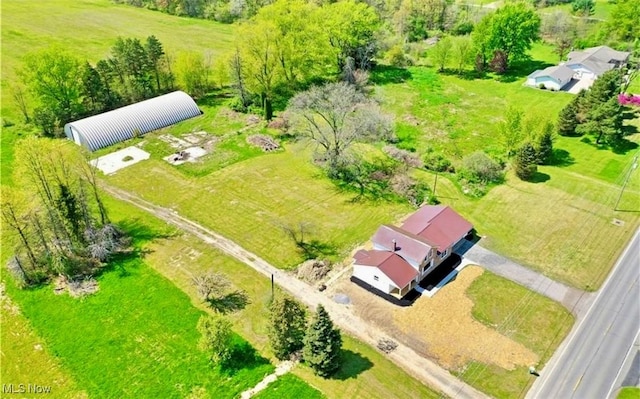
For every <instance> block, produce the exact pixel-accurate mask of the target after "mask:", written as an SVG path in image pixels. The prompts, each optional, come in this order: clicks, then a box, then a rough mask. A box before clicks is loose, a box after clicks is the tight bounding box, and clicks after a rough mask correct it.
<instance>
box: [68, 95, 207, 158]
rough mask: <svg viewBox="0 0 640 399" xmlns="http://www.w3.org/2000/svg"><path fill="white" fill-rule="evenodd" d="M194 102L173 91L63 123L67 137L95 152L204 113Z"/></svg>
mask: <svg viewBox="0 0 640 399" xmlns="http://www.w3.org/2000/svg"><path fill="white" fill-rule="evenodd" d="M201 114H202V111H200V109H199V108H198V106H197V105H196V103H195V101H193V99H192V98H191V97H190V96H189V95H188V94H187V93H185V92H183V91H174V92H172V93H168V94H164V95H162V96H158V97H154V98H150V99H148V100H145V101H141V102H139V103H135V104H131V105H127V106H125V107H122V108H117V109H114V110H112V111H109V112H105V113H102V114H98V115H94V116H90V117H88V118H84V119H80V120H77V121H75V122H70V123H67V124H66V125H64V133H65V134H66V135H67V138H69V139H70V140H73V141H74V142H75V143H76V144H78V145H82V146H84V147H86V148H88V149H89V150H90V151H95V150H98V149H100V148H103V147H107V146H110V145H112V144H115V143H119V142H121V141H125V140H128V139H130V138H133V136H134V132H135V131H137V132H139V134H145V133H148V132H151V131H153V130H157V129H161V128H163V127H167V126H170V125H173V124H174V123H178V122H180V121H183V120H185V119H189V118H193V117H194V116H198V115H201Z"/></svg>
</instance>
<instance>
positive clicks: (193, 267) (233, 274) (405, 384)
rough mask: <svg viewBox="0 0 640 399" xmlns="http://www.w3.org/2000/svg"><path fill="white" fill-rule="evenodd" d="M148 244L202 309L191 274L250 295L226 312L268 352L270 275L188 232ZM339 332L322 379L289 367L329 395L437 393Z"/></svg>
mask: <svg viewBox="0 0 640 399" xmlns="http://www.w3.org/2000/svg"><path fill="white" fill-rule="evenodd" d="M119 206H122V205H121V204H120V205H119ZM124 209H126V211H127V213H128V214H130V215H131V217H132V218H133V220H135V221H137V222H136V223H144V224H148V223H154V225H155V224H158V227H155V228H154V229H160V230H161V222H159V221H157V220H155V219H153V218H149V217H145V218H144V222H142V220H143V219H142V218H140V219H138V217H141V216H142V215H143V214H141V213H140V211H137V210H135V209H132V208H129V207H124ZM124 209H122V210H124ZM147 249H148V254H147V256H146V258H145V261H146V262H147V263H148V264H149V265H151V266H152V267H153V268H154V269H155V270H157V271H158V272H159V273H161V274H162V275H163V276H165V277H166V278H168V279H169V280H170V281H171V282H172V283H173V284H175V285H176V286H177V287H179V288H180V289H181V290H182V291H184V292H185V293H187V295H189V297H190V298H191V301H192V304H193V305H195V306H198V307H200V308H202V309H204V308H205V307H204V304H203V303H202V302H200V301H199V300H198V299H197V293H196V290H195V288H194V286H193V285H192V284H191V278H192V277H193V276H194V275H197V274H199V273H203V272H205V271H211V270H213V271H216V272H220V273H223V274H225V275H226V276H227V278H228V279H229V280H230V281H231V283H232V284H233V287H234V289H242V290H244V291H245V292H246V293H247V296H248V298H249V301H248V303H247V304H246V306H244V307H243V308H241V309H239V310H238V311H237V312H232V313H229V315H228V317H229V318H230V319H231V320H232V321H233V325H234V330H235V331H237V332H238V333H239V334H241V335H242V336H243V337H244V338H246V339H247V340H248V341H249V342H250V343H251V345H252V346H253V347H255V348H256V349H257V350H258V351H259V352H260V353H261V354H263V355H264V356H266V357H269V358H271V357H272V354H271V351H270V348H269V345H268V340H267V320H266V318H265V314H266V312H267V306H268V303H269V301H270V298H271V283H270V281H269V280H268V279H266V278H264V277H263V276H262V275H260V274H258V273H257V272H256V271H254V270H253V269H251V268H249V267H245V266H244V265H242V264H240V263H239V262H238V261H236V260H235V259H232V258H230V257H228V256H225V255H223V254H221V253H220V252H219V251H217V250H216V249H213V248H211V247H210V246H208V245H206V244H204V243H203V242H201V241H199V240H197V239H195V238H193V237H191V236H187V235H175V234H170V235H169V236H167V237H165V238H162V239H158V240H156V241H154V242H153V243H150V244H149V245H148V247H147ZM277 292H278V294H279V293H280V291H277ZM343 338H344V345H343V349H344V351H343V359H344V361H343V365H342V368H341V369H340V370H339V371H338V374H337V375H336V377H334V378H329V379H323V378H320V377H317V376H314V375H313V372H312V371H311V370H310V369H309V368H307V367H305V366H297V367H296V368H294V370H293V371H292V372H293V374H295V375H298V376H299V377H301V378H303V379H304V380H305V381H307V382H309V383H310V384H311V385H312V386H313V387H316V388H317V389H319V390H320V391H321V392H322V393H323V394H324V395H326V396H327V397H328V398H350V397H355V396H364V397H385V398H402V397H406V395H411V394H414V395H418V396H419V397H421V398H437V397H438V394H436V393H435V392H434V391H433V390H431V389H429V388H428V387H426V386H424V385H423V384H421V383H420V382H418V381H417V380H415V379H413V378H411V377H409V376H408V375H407V374H406V373H405V372H403V371H402V370H401V369H399V368H398V367H397V366H395V365H394V364H393V363H391V362H390V361H389V360H387V359H385V358H384V356H382V355H381V354H380V353H379V352H377V351H376V350H374V349H372V348H371V347H369V346H367V345H364V344H362V343H361V342H359V341H358V340H356V339H353V338H351V337H350V336H348V335H344V336H343ZM296 385H300V384H299V383H297V384H296ZM398 385H400V386H401V387H402V388H399V387H398ZM301 389H302V388H301Z"/></svg>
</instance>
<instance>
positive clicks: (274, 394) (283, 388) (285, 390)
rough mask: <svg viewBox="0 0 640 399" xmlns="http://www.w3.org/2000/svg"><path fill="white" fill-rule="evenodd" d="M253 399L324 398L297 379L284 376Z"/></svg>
mask: <svg viewBox="0 0 640 399" xmlns="http://www.w3.org/2000/svg"><path fill="white" fill-rule="evenodd" d="M253 397H254V398H256V399H321V398H324V397H325V396H324V395H322V393H321V392H320V391H318V390H317V389H315V388H313V387H311V386H309V384H307V383H306V382H304V381H303V380H301V379H300V378H299V377H297V376H295V375H293V374H285V375H283V376H280V377H278V379H277V380H276V381H275V382H272V383H271V384H269V385H268V386H267V388H266V389H265V390H264V391H261V392H258V394H257V395H254V396H253Z"/></svg>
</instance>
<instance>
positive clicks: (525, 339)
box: [460, 271, 574, 398]
mask: <svg viewBox="0 0 640 399" xmlns="http://www.w3.org/2000/svg"><path fill="white" fill-rule="evenodd" d="M467 295H468V296H469V298H471V299H472V300H473V302H474V306H473V310H472V315H473V317H474V318H475V319H477V320H478V321H480V322H482V323H483V324H485V325H487V326H490V327H492V328H496V329H497V330H498V331H500V332H501V333H502V334H504V335H506V336H508V337H510V338H511V339H513V340H514V341H516V342H519V343H521V344H523V345H525V346H526V347H527V348H529V349H531V350H532V351H533V352H535V353H536V354H537V355H538V356H539V357H540V360H539V364H537V365H534V366H538V367H539V366H540V365H543V364H545V363H546V362H547V360H548V359H549V358H550V357H551V355H552V354H553V352H554V351H555V349H556V347H557V346H558V345H559V344H560V342H562V340H563V339H564V337H565V336H566V335H567V334H568V333H569V331H570V330H571V326H572V325H573V322H574V317H573V316H572V315H571V313H569V312H568V311H567V310H566V309H565V308H564V307H562V306H561V305H560V304H558V303H556V302H554V301H552V300H550V299H548V298H545V297H543V296H541V295H539V294H536V293H534V292H531V291H529V290H527V289H526V288H524V287H522V286H520V285H518V284H515V283H513V282H511V281H509V280H506V279H504V278H502V277H499V276H496V275H495V274H493V273H491V272H488V271H485V272H484V273H483V274H482V275H481V276H480V277H478V278H477V279H476V280H474V281H473V283H472V284H471V286H470V287H469V289H468V290H467ZM460 376H461V378H462V379H463V380H465V381H467V382H468V383H470V384H472V385H474V386H477V387H479V388H480V389H482V390H484V391H485V392H487V393H489V394H491V395H492V396H494V397H496V398H514V397H522V396H524V394H525V393H526V390H527V389H528V388H529V386H530V385H531V384H532V383H533V378H534V377H533V376H531V375H530V374H529V373H528V367H526V366H521V367H517V368H516V369H514V370H505V369H502V368H500V367H497V366H495V365H491V364H483V363H479V362H471V363H469V364H468V365H467V367H466V370H465V371H464V372H463V373H461V374H460Z"/></svg>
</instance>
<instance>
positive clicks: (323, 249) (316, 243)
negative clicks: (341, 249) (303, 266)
mask: <svg viewBox="0 0 640 399" xmlns="http://www.w3.org/2000/svg"><path fill="white" fill-rule="evenodd" d="M298 248H300V250H301V251H302V254H303V257H304V259H305V260H311V259H322V258H330V257H333V256H336V255H338V247H336V245H335V244H332V243H328V242H322V241H320V240H310V241H309V242H302V243H299V244H298Z"/></svg>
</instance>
